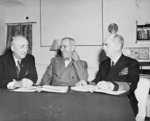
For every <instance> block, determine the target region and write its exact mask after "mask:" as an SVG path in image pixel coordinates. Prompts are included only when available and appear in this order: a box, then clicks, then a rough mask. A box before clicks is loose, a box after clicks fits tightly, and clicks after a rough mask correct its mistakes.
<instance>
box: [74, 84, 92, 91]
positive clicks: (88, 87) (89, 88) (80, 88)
mask: <svg viewBox="0 0 150 121" xmlns="http://www.w3.org/2000/svg"><path fill="white" fill-rule="evenodd" d="M94 87H95V86H93V85H85V86H75V87H71V89H72V90H75V91H81V92H93V91H94Z"/></svg>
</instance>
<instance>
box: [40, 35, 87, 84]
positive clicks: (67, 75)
mask: <svg viewBox="0 0 150 121" xmlns="http://www.w3.org/2000/svg"><path fill="white" fill-rule="evenodd" d="M75 48H76V42H75V40H74V39H73V38H70V37H65V38H63V39H62V41H61V45H60V51H61V56H58V57H54V58H52V60H51V63H50V65H49V66H48V68H47V70H46V72H45V74H44V75H43V78H42V80H41V84H40V85H55V86H60V85H63V86H75V85H77V84H78V83H80V82H81V81H82V80H87V78H88V72H87V63H86V62H85V61H83V60H80V58H79V56H78V54H77V52H76V51H75Z"/></svg>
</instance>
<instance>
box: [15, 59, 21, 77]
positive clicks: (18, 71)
mask: <svg viewBox="0 0 150 121" xmlns="http://www.w3.org/2000/svg"><path fill="white" fill-rule="evenodd" d="M16 68H17V78H19V74H20V61H17V66H16Z"/></svg>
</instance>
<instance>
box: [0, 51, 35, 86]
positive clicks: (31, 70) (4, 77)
mask: <svg viewBox="0 0 150 121" xmlns="http://www.w3.org/2000/svg"><path fill="white" fill-rule="evenodd" d="M20 65H21V66H20V68H21V70H20V74H19V77H18V78H17V68H16V64H15V60H14V58H13V56H12V53H7V54H4V55H2V56H0V87H2V88H6V87H7V84H8V83H9V82H11V81H12V80H13V79H16V80H21V79H23V78H28V79H30V80H32V81H33V82H34V83H35V82H36V81H37V72H36V67H35V60H34V56H32V55H30V54H27V55H26V57H25V58H24V59H22V61H21V64H20Z"/></svg>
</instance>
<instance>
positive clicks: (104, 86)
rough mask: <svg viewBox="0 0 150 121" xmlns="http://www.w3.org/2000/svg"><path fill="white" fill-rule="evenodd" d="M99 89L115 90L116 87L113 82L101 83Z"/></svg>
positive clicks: (98, 84) (98, 85)
mask: <svg viewBox="0 0 150 121" xmlns="http://www.w3.org/2000/svg"><path fill="white" fill-rule="evenodd" d="M97 87H98V88H99V89H102V90H106V91H107V90H111V91H112V90H113V88H114V85H113V84H112V83H111V82H107V81H100V82H98V83H97Z"/></svg>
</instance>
